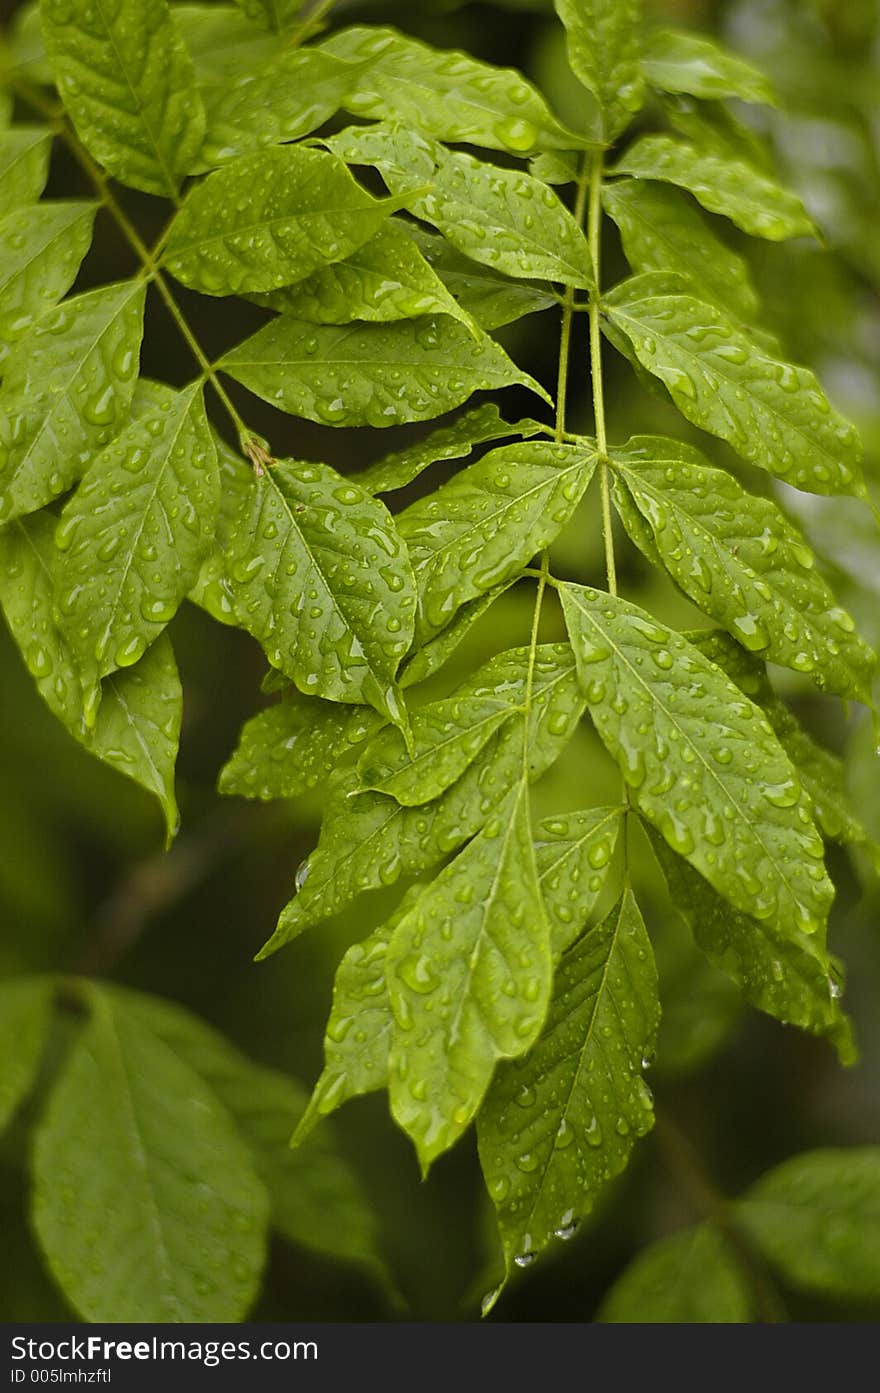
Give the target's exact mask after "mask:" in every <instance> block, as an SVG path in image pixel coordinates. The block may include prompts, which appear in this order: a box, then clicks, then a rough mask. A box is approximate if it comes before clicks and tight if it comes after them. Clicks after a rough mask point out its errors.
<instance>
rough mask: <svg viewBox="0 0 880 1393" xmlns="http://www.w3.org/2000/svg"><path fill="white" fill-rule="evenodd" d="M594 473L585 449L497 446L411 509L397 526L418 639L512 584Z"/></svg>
mask: <svg viewBox="0 0 880 1393" xmlns="http://www.w3.org/2000/svg"><path fill="white" fill-rule="evenodd" d="M595 466H596V455H595V453H593V454H588V453H587V452H586V450H585V448H584V446H583V445H556V444H554V443H553V442H551V441H535V442H532V443H524V444H518V445H502V446H501V447H500V448H499V449H497V450H491V451H490V452H489V454H488V455H484V457H483V458H482V459H481V460H480V461H479V462H478V463H477V464H472V465H469V466H468V468H466V469H463V470H462V471H461V473H459V474H457V475H456V476H455V478H454V479H451V480H450V481H449V483H447V484H444V485H443V487H442V488H440V489H438V490H437V492H436V493H433V494H430V495H429V496H428V497H427V498H423V499H419V500H418V502H416V503H412V504H410V506H409V507H408V508H406V509H405V510H404V512H402V513H401V514H400V516H399V517H398V520H397V522H398V529H399V531H400V535H401V536H402V537H403V539H404V540H405V542H406V543H407V546H408V547H409V551H410V555H411V557H412V563H413V571H414V573H415V578H416V585H417V588H418V593H419V617H418V621H417V625H416V635H417V638H418V639H419V640H420V641H422V642H424V641H425V640H426V639H427V638H429V637H431V636H432V635H433V634H435V633H437V632H439V630H441V629H442V628H444V626H445V625H446V624H447V623H448V622H449V620H450V619H451V618H452V616H453V615H454V613H455V611H456V610H457V609H458V607H459V606H460V605H462V604H464V603H465V602H466V601H468V600H472V599H475V598H476V597H477V596H479V595H481V594H483V593H484V592H485V591H487V590H489V589H491V588H492V587H493V586H496V585H499V584H502V583H503V582H504V581H505V580H510V579H511V578H512V577H513V576H515V575H516V574H517V572H518V571H520V570H521V569H522V567H523V566H524V565H526V563H527V562H528V560H529V558H530V557H531V556H533V555H534V554H535V553H536V552H538V551H541V550H542V548H544V547H546V546H547V545H548V544H549V543H550V542H551V541H552V540H553V538H554V537H556V536H557V535H558V533H559V531H560V530H561V528H562V527H563V526H564V524H565V523H566V522H567V521H568V519H569V518H570V517H571V515H572V513H573V512H574V510H575V508H576V507H577V504H578V503H579V502H580V499H581V497H582V496H583V494H584V491H585V489H586V488H587V485H588V484H589V482H590V479H591V478H592V476H593V471H594V469H595Z"/></svg>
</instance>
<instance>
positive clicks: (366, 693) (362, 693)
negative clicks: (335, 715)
mask: <svg viewBox="0 0 880 1393" xmlns="http://www.w3.org/2000/svg"><path fill="white" fill-rule="evenodd" d="M229 583H230V587H231V591H232V599H233V604H234V606H235V611H236V614H237V617H238V620H239V623H240V624H242V626H243V627H244V628H246V629H248V631H249V632H250V633H252V634H253V635H254V637H255V638H257V639H258V640H259V641H260V643H262V645H263V647H264V649H265V651H266V656H267V657H268V659H269V661H270V662H271V663H272V665H273V667H277V668H280V669H281V671H282V672H284V673H286V674H287V676H288V677H290V678H291V679H292V680H293V681H294V682H295V683H296V685H297V686H298V687H299V689H300V691H302V692H304V693H305V694H306V695H307V696H321V697H326V698H328V699H329V700H331V701H345V702H366V703H369V704H370V705H373V706H375V707H376V709H377V710H378V711H380V712H381V713H382V714H383V715H385V716H387V717H388V718H389V719H391V720H393V721H395V722H401V721H402V720H403V719H404V714H403V708H402V706H401V703H400V699H399V696H398V694H397V691H396V687H395V681H394V679H395V674H396V672H397V667H398V665H399V663H400V661H401V659H402V658H403V657H404V655H405V654H406V652H407V650H408V649H409V646H410V644H411V642H412V634H413V624H414V619H415V602H416V596H415V586H414V582H413V578H412V571H411V569H410V565H409V561H408V558H407V555H406V548H405V546H404V544H403V542H402V541H401V540H400V538H399V536H398V535H397V532H396V530H395V527H394V523H393V521H392V518H391V516H390V514H389V513H388V512H387V510H386V509H385V507H384V506H383V505H382V504H381V503H380V502H379V501H378V500H377V499H375V498H372V497H371V495H370V494H368V493H367V492H366V490H364V489H362V488H360V487H359V486H358V485H357V484H355V483H354V482H352V481H351V480H345V479H343V478H342V477H341V476H340V475H339V474H337V473H336V471H335V470H334V469H331V468H330V466H329V465H326V464H306V463H301V462H299V461H296V460H279V461H277V462H276V463H274V464H273V465H272V466H271V468H270V469H269V472H268V473H266V474H265V475H264V476H263V477H262V478H259V479H255V480H254V481H253V482H252V485H251V488H250V490H249V492H248V494H247V495H245V497H244V499H243V501H242V506H241V509H240V511H239V513H238V515H237V518H236V521H235V524H234V526H233V529H232V535H231V537H230V541H229Z"/></svg>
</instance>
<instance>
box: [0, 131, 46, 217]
mask: <svg viewBox="0 0 880 1393" xmlns="http://www.w3.org/2000/svg"><path fill="white" fill-rule="evenodd" d="M51 149H52V133H51V131H48V130H47V129H46V127H45V126H13V127H12V129H11V130H6V131H0V206H2V208H3V210H4V212H8V211H10V210H11V209H13V208H20V207H22V206H23V205H24V204H27V203H36V201H37V199H38V198H39V197H40V194H41V193H42V192H43V189H44V187H45V184H46V179H47V178H48V175H49V154H50V152H51Z"/></svg>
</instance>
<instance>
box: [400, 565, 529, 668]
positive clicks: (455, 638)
mask: <svg viewBox="0 0 880 1393" xmlns="http://www.w3.org/2000/svg"><path fill="white" fill-rule="evenodd" d="M511 584H513V582H512V581H505V583H504V584H503V585H496V587H495V589H494V590H487V591H486V594H485V595H481V596H480V598H479V599H478V600H471V602H470V604H467V605H462V607H461V609H460V610H459V611H458V613H457V614H456V616H455V618H454V619H453V620H452V622H451V623H449V624H447V625H446V628H445V629H443V630H442V632H441V633H439V634H437V636H436V637H435V638H432V639H430V640H429V641H428V642H427V643H426V644H425V645H424V646H423V647H422V648H418V649H416V651H415V652H414V653H412V654H410V656H409V657H408V658H407V659H406V662H405V663H404V665H403V670H402V672H401V674H400V685H401V686H402V687H414V686H415V685H416V683H418V682H424V681H425V679H426V678H428V677H431V676H433V674H434V673H435V672H438V671H439V670H440V668H441V667H443V664H444V663H445V662H447V660H448V659H449V658H450V657H451V655H452V654H453V653H454V652H455V650H456V648H458V646H459V644H460V643H461V642H462V641H463V640H464V639H465V638H466V637H467V635H468V634H469V633H470V631H471V629H472V628H473V626H474V624H476V622H477V621H478V620H479V619H482V617H483V615H484V614H485V613H486V611H487V610H489V609H491V607H492V605H494V603H495V601H496V600H497V599H498V598H499V596H501V595H503V594H504V592H505V590H507V589H509V588H510V586H511Z"/></svg>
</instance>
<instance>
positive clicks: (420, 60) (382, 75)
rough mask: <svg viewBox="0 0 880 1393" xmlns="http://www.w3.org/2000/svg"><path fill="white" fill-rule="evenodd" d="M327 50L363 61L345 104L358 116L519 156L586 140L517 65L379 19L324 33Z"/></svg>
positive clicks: (570, 147) (562, 147) (353, 59)
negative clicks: (422, 39) (424, 38)
mask: <svg viewBox="0 0 880 1393" xmlns="http://www.w3.org/2000/svg"><path fill="white" fill-rule="evenodd" d="M321 49H322V51H323V52H325V53H333V54H336V55H337V56H338V57H340V58H345V59H348V60H349V61H351V62H361V63H362V64H363V67H362V72H361V76H360V78H359V79H358V82H357V83H356V85H355V87H354V89H353V91H352V92H351V93H350V95H349V96H348V97H347V98H346V100H345V103H344V105H345V106H346V107H347V109H348V110H349V111H351V112H352V113H353V114H354V115H355V116H373V117H376V118H377V119H378V120H384V119H387V118H389V117H390V118H391V119H393V120H395V121H400V122H402V123H403V124H404V125H407V126H410V127H412V126H415V127H417V128H419V129H420V130H424V131H427V132H428V134H429V135H432V136H434V137H435V138H436V139H438V140H446V141H451V142H452V143H454V144H462V143H464V144H469V145H481V146H485V147H488V148H489V149H491V150H506V151H509V152H510V153H511V154H513V155H524V154H526V155H527V154H530V153H531V151H533V150H539V149H550V150H553V149H561V150H571V149H576V148H577V147H578V146H579V145H582V144H583V138H582V137H581V136H578V135H575V133H574V132H573V131H568V130H566V129H565V127H564V126H562V125H560V123H559V122H558V121H557V120H556V118H555V117H554V116H553V114H552V113H551V111H550V110H549V108H548V106H547V103H546V102H545V101H544V98H543V97H542V96H541V94H540V93H539V92H538V91H537V90H536V89H535V88H534V87H532V86H531V84H530V83H528V82H526V81H525V79H524V78H523V77H522V75H521V74H520V73H518V72H515V71H514V70H513V69H511V68H496V67H493V66H492V65H491V64H489V63H482V62H480V61H479V60H478V59H476V58H472V57H471V56H470V54H467V53H461V52H459V51H457V50H454V49H453V50H445V49H436V48H431V47H429V45H428V44H424V43H419V42H418V40H416V39H412V38H410V37H409V36H407V35H404V34H400V33H398V31H397V30H395V29H386V28H383V27H381V26H377V25H370V26H369V27H367V26H364V25H357V26H355V27H353V28H351V29H343V30H342V32H341V33H339V34H334V35H332V37H331V38H329V39H325V41H324V43H323V44H322V45H321Z"/></svg>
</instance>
